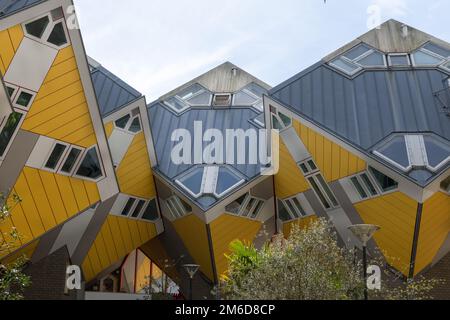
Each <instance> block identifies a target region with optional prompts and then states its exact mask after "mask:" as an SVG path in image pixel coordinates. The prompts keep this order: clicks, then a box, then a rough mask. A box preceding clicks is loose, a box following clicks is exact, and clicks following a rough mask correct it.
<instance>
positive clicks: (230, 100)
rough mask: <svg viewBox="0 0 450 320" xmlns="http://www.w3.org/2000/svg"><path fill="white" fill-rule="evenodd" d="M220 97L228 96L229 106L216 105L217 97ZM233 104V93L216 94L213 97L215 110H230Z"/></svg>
mask: <svg viewBox="0 0 450 320" xmlns="http://www.w3.org/2000/svg"><path fill="white" fill-rule="evenodd" d="M220 96H228V104H227V105H216V97H220ZM232 102H233V94H232V93H226V92H224V93H215V94H214V96H213V101H212V106H213V107H214V108H219V109H220V108H229V107H231V106H232Z"/></svg>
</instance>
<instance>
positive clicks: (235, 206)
mask: <svg viewBox="0 0 450 320" xmlns="http://www.w3.org/2000/svg"><path fill="white" fill-rule="evenodd" d="M247 196H249V194H248V193H247V194H244V195H243V196H242V197H240V198H238V199H236V200H235V201H233V202H232V203H230V204H229V205H228V206H226V207H225V210H226V211H227V212H230V213H234V214H238V213H239V210H240V209H241V206H242V204H243V203H244V201H245V200H246V198H247Z"/></svg>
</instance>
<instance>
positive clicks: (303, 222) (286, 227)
mask: <svg viewBox="0 0 450 320" xmlns="http://www.w3.org/2000/svg"><path fill="white" fill-rule="evenodd" d="M317 219H318V218H317V216H309V217H306V218H302V219H298V220H294V221H290V222H286V223H284V224H283V234H284V236H285V237H286V238H288V237H289V236H290V234H291V231H292V228H293V227H294V226H295V225H297V226H298V227H299V228H300V229H304V228H307V227H308V226H309V225H310V224H311V223H313V222H315V221H317Z"/></svg>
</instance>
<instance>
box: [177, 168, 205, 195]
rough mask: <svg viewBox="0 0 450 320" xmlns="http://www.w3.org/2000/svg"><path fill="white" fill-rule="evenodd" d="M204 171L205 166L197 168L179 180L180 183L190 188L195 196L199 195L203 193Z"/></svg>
mask: <svg viewBox="0 0 450 320" xmlns="http://www.w3.org/2000/svg"><path fill="white" fill-rule="evenodd" d="M203 173H204V168H197V169H195V170H193V171H192V172H191V173H189V174H187V175H186V176H184V177H183V178H181V179H180V180H178V181H179V184H181V185H182V186H183V187H184V188H185V189H188V191H189V192H190V193H191V194H192V195H193V196H194V197H199V196H200V195H201V194H202V187H203Z"/></svg>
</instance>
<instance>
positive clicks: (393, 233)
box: [355, 192, 418, 276]
mask: <svg viewBox="0 0 450 320" xmlns="http://www.w3.org/2000/svg"><path fill="white" fill-rule="evenodd" d="M355 208H356V210H357V211H358V212H359V214H360V216H361V218H362V219H363V221H364V223H367V224H375V225H378V226H380V227H381V230H380V231H378V232H377V233H376V234H375V241H376V243H377V245H378V247H379V248H380V250H381V251H382V252H383V254H384V255H385V257H386V260H387V261H388V263H389V264H390V265H391V266H393V267H394V268H396V269H397V270H399V271H400V272H402V273H403V274H404V275H406V276H407V275H408V274H409V269H410V263H411V253H412V246H413V240H414V230H415V226H416V218H417V208H418V203H417V202H416V201H415V200H413V199H411V198H409V197H408V196H407V195H405V194H403V193H401V192H395V193H391V194H388V195H384V196H381V197H379V198H375V199H372V200H367V201H363V202H360V203H357V204H355Z"/></svg>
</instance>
